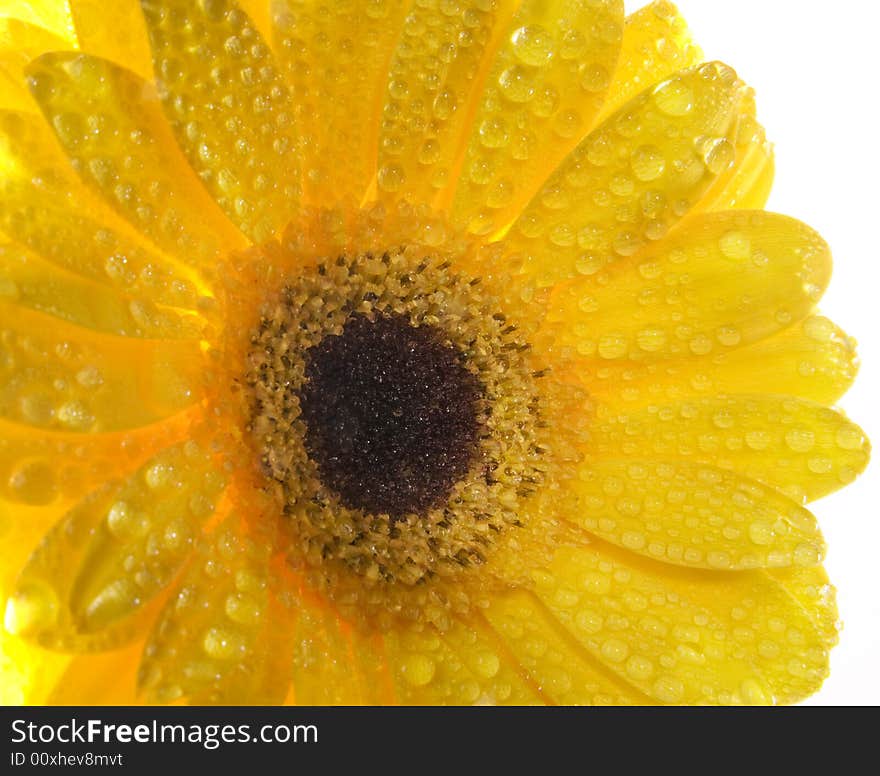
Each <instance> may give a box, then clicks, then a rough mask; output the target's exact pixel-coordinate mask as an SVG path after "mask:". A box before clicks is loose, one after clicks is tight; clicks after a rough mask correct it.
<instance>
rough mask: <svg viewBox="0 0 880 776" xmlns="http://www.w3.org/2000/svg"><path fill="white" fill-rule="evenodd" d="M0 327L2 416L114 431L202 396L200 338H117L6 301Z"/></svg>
mask: <svg viewBox="0 0 880 776" xmlns="http://www.w3.org/2000/svg"><path fill="white" fill-rule="evenodd" d="M0 332H2V336H3V345H4V350H5V352H6V358H5V361H4V363H3V365H2V367H0V368H2V373H4V379H3V383H2V386H0V416H2V417H4V418H7V419H9V420H12V421H14V422H15V423H21V424H24V425H27V426H31V427H35V428H44V429H59V430H63V431H72V432H79V433H83V432H97V431H114V430H117V429H124V428H133V427H136V426H141V425H146V424H148V423H152V422H154V421H156V420H158V419H160V418H162V417H167V416H169V415H172V414H174V413H175V412H179V411H180V410H181V409H184V408H185V407H187V406H189V405H190V404H192V403H193V402H195V401H197V399H198V395H197V394H198V387H199V384H200V383H199V380H200V370H201V368H202V354H201V350H200V347H199V343H198V341H197V340H180V341H173V340H169V341H162V340H149V339H129V338H125V337H114V336H110V335H106V334H99V333H97V332H93V331H90V330H88V329H84V328H81V327H79V326H74V325H72V324H69V323H66V322H64V321H61V320H60V319H58V318H51V317H49V316H47V315H43V314H42V313H38V312H34V311H31V310H27V309H26V308H23V307H13V306H10V305H8V304H6V303H0Z"/></svg>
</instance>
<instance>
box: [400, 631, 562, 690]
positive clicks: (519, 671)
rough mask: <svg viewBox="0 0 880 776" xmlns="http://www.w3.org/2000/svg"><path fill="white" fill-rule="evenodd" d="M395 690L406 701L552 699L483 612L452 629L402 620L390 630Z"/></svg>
mask: <svg viewBox="0 0 880 776" xmlns="http://www.w3.org/2000/svg"><path fill="white" fill-rule="evenodd" d="M385 642H386V645H387V647H386V649H387V653H388V657H389V662H390V664H391V666H392V668H393V674H394V687H395V694H396V697H397V700H398V702H400V703H403V704H406V705H439V704H442V705H456V706H464V705H474V704H476V705H514V706H521V705H534V704H543V703H545V702H547V696H546V694H545V693H544V692H543V690H542V688H540V687H539V685H540V682H539V680H538V679H537V678H536V677H531V676H529V675H528V673H527V669H526V668H525V667H524V666H523V665H521V664H520V661H518V659H517V656H514V655H512V654H511V653H510V651H508V650H507V648H506V646H505V644H504V642H503V640H502V639H501V638H499V637H498V635H497V634H496V633H495V632H494V631H493V630H492V628H491V627H490V626H489V625H488V623H487V622H486V621H485V620H483V619H482V618H481V617H479V616H475V617H471V618H468V619H462V620H457V621H454V622H453V623H451V625H450V627H449V629H448V630H446V631H444V632H442V633H441V632H438V631H436V630H435V629H433V628H430V627H426V628H425V629H423V630H419V629H418V628H417V627H416V626H407V625H403V626H402V627H398V628H394V629H393V630H389V632H388V633H387V634H386V635H385Z"/></svg>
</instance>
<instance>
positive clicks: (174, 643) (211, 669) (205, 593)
mask: <svg viewBox="0 0 880 776" xmlns="http://www.w3.org/2000/svg"><path fill="white" fill-rule="evenodd" d="M269 552H270V546H269V543H268V542H265V541H264V540H263V537H250V536H248V535H246V534H245V532H244V530H243V528H242V526H241V525H240V521H239V519H238V517H237V516H232V517H230V518H227V519H226V520H225V521H224V522H223V523H222V524H221V525H220V526H218V527H217V528H216V529H215V530H214V532H213V533H212V534H211V536H209V537H205V538H204V540H203V541H202V542H201V546H200V547H199V548H198V550H197V552H196V554H195V556H194V557H193V558H192V560H191V561H190V564H189V565H188V567H187V569H186V572H185V573H184V576H183V579H182V582H181V584H180V586H179V587H178V589H177V590H176V592H175V593H174V595H173V596H172V598H171V599H170V600H169V601H168V603H167V604H166V605H165V608H164V610H163V612H162V615H161V616H160V618H159V620H158V622H157V623H156V626H155V628H154V629H153V632H152V634H151V636H150V638H149V640H148V642H147V646H146V648H145V649H144V657H143V661H142V664H141V669H140V672H139V687H140V691H141V692H142V693H143V694H144V696H145V699H146V701H147V702H149V703H167V702H170V701H174V700H178V699H180V698H186V699H187V700H188V701H189V703H192V704H197V705H201V704H208V703H210V704H229V703H235V704H237V705H241V704H243V703H245V704H249V703H256V704H273V703H279V702H280V701H281V700H282V699H283V698H284V695H285V693H286V692H287V686H288V683H289V677H288V676H284V675H282V674H280V673H278V671H277V666H276V665H275V663H274V662H273V657H274V656H275V654H276V642H275V633H274V631H275V627H276V624H275V622H274V621H273V618H272V617H271V615H270V612H269V604H270V585H271V581H270V574H269ZM278 625H279V626H282V625H283V622H279V623H278Z"/></svg>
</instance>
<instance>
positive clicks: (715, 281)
mask: <svg viewBox="0 0 880 776" xmlns="http://www.w3.org/2000/svg"><path fill="white" fill-rule="evenodd" d="M830 277H831V254H830V251H829V250H828V246H827V245H826V243H825V242H824V241H823V240H822V238H821V237H819V235H817V234H816V233H815V232H814V231H813V230H812V229H810V228H808V227H806V226H804V225H803V224H802V223H800V222H799V221H795V220H794V219H791V218H787V217H785V216H778V215H775V214H772V213H765V212H763V211H737V210H731V211H725V212H722V213H704V214H697V215H694V216H692V217H691V218H689V219H688V220H687V221H686V222H685V223H683V224H682V225H681V228H680V229H678V230H676V232H675V233H674V234H673V235H670V236H669V237H668V238H667V239H665V240H663V241H661V242H660V243H658V244H657V245H655V246H652V247H651V248H649V249H647V250H645V251H643V252H642V254H640V256H639V257H638V259H636V260H634V261H632V262H618V263H617V264H613V265H611V266H609V267H607V268H606V269H605V270H604V271H602V272H601V273H600V274H599V275H598V276H597V277H592V276H590V277H587V278H584V279H580V280H576V281H573V282H570V283H567V284H565V285H563V286H560V287H559V288H557V289H555V290H554V293H553V296H552V298H551V301H550V312H549V315H548V320H549V321H550V322H551V323H552V324H554V335H555V337H556V339H557V340H558V341H559V342H563V343H565V344H566V345H568V346H570V347H573V348H576V349H577V352H578V353H579V354H580V355H583V356H591V357H595V358H598V359H601V360H605V361H614V360H619V359H623V360H632V361H638V360H661V359H670V358H689V357H692V356H694V355H697V356H704V355H706V354H709V353H713V352H725V351H728V350H731V349H733V348H736V347H740V346H742V345H748V344H750V343H753V342H757V341H758V340H761V339H764V338H765V337H768V336H770V335H772V334H774V333H775V332H777V331H779V330H780V329H782V328H784V327H786V326H788V325H789V324H791V323H792V322H794V321H799V320H801V319H803V318H805V317H806V316H807V315H808V314H809V312H810V311H811V310H812V308H813V307H814V306H815V304H816V302H817V301H818V300H819V298H820V296H821V295H822V293H823V292H824V290H825V288H826V287H827V285H828V281H829V279H830Z"/></svg>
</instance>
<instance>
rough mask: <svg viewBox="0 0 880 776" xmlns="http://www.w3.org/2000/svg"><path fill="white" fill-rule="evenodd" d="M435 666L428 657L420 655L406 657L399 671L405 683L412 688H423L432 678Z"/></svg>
mask: <svg viewBox="0 0 880 776" xmlns="http://www.w3.org/2000/svg"><path fill="white" fill-rule="evenodd" d="M436 669H437V666H436V665H435V663H434V661H433V660H432V659H431V658H430V657H429V656H428V655H423V654H420V653H417V654H412V655H408V656H407V657H406V658H404V660H403V664H402V666H401V670H402V672H403V677H404V679H406V681H407V682H408V683H409V684H411V685H413V686H414V687H423V686H424V685H426V684H428V682H430V681H431V679H433V678H434V672H435V671H436Z"/></svg>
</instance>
